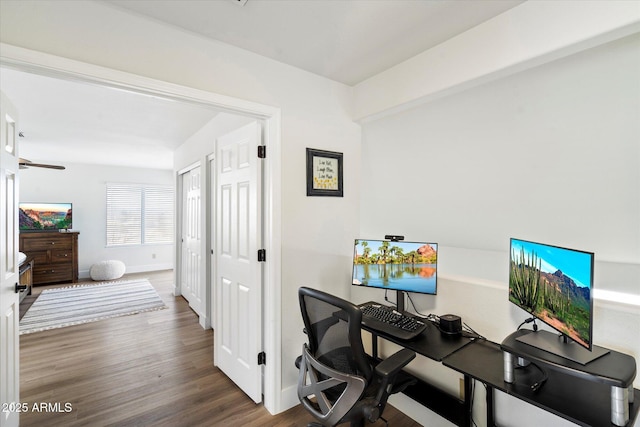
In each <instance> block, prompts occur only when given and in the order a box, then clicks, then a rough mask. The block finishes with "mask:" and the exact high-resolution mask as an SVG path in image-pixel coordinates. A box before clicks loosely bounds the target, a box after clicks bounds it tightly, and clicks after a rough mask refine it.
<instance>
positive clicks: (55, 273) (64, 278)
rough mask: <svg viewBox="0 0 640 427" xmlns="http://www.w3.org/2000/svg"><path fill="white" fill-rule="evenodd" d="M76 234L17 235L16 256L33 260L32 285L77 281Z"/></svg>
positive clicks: (35, 233) (36, 233) (34, 233)
mask: <svg viewBox="0 0 640 427" xmlns="http://www.w3.org/2000/svg"><path fill="white" fill-rule="evenodd" d="M78 234H80V233H78V232H66V233H60V232H53V231H52V232H42V233H40V232H32V233H20V252H24V253H25V254H27V256H31V257H33V260H34V263H33V284H34V285H43V284H47V283H57V282H73V283H75V282H77V281H78Z"/></svg>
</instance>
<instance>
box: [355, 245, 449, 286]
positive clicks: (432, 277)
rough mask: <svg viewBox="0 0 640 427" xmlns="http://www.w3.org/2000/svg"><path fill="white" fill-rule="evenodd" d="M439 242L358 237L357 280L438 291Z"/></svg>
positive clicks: (364, 282) (359, 282)
mask: <svg viewBox="0 0 640 427" xmlns="http://www.w3.org/2000/svg"><path fill="white" fill-rule="evenodd" d="M437 262H438V244H437V243H421V242H405V241H398V242H395V241H387V240H364V239H356V240H355V244H354V254H353V284H354V285H356V286H369V287H375V288H381V289H388V290H400V291H406V292H418V293H423V294H433V295H435V294H436V291H437Z"/></svg>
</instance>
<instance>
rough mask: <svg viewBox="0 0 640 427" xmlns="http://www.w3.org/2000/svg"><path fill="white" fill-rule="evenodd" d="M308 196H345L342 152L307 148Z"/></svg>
mask: <svg viewBox="0 0 640 427" xmlns="http://www.w3.org/2000/svg"><path fill="white" fill-rule="evenodd" d="M307 196H333V197H342V196H343V183H342V153H336V152H334V151H324V150H316V149H313V148H307Z"/></svg>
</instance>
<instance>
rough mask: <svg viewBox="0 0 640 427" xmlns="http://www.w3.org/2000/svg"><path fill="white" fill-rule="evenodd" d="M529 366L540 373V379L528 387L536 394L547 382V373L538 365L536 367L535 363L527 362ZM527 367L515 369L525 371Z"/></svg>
mask: <svg viewBox="0 0 640 427" xmlns="http://www.w3.org/2000/svg"><path fill="white" fill-rule="evenodd" d="M529 365H531V366H533V367H534V368H536V369H537V370H538V371H540V374H541V377H540V379H539V380H537V381H536V382H534V383H533V384H531V386H529V388H530V389H531V391H533V392H534V393H535V392H537V391H538V390H540V389H541V388H542V386H543V385H544V384H545V383H546V382H547V380H548V379H549V374H547V371H545V370H544V369H542V368H541V367H540V365H538V364H537V363H533V362H529ZM529 365H526V366H516V369H525V368H527V367H528V366H529Z"/></svg>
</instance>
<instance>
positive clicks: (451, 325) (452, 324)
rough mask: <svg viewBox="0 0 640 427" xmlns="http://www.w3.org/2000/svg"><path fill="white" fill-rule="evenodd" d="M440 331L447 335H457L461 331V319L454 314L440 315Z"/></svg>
mask: <svg viewBox="0 0 640 427" xmlns="http://www.w3.org/2000/svg"><path fill="white" fill-rule="evenodd" d="M440 332H442V333H443V334H447V335H458V334H461V333H462V319H460V316H456V315H455V314H445V315H444V316H440Z"/></svg>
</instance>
